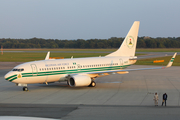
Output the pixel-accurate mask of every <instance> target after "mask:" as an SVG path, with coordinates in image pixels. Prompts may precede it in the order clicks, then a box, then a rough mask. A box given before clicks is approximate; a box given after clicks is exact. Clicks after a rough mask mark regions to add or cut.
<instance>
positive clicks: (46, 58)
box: [45, 51, 50, 60]
mask: <svg viewBox="0 0 180 120" xmlns="http://www.w3.org/2000/svg"><path fill="white" fill-rule="evenodd" d="M49 55H50V51H48V53H47V55H46V57H45V60H49Z"/></svg>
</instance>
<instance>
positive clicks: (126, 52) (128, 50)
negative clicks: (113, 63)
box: [107, 21, 140, 57]
mask: <svg viewBox="0 0 180 120" xmlns="http://www.w3.org/2000/svg"><path fill="white" fill-rule="evenodd" d="M139 24H140V22H139V21H135V22H134V23H133V25H132V27H131V29H130V30H129V32H128V34H127V36H126V38H125V39H124V41H123V43H122V44H121V46H120V47H119V49H118V50H116V51H115V52H113V53H110V54H109V55H107V56H132V57H133V56H134V55H135V51H136V44H137V37H138V31H139Z"/></svg>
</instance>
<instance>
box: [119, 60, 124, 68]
mask: <svg viewBox="0 0 180 120" xmlns="http://www.w3.org/2000/svg"><path fill="white" fill-rule="evenodd" d="M119 63H120V68H123V60H122V59H119Z"/></svg>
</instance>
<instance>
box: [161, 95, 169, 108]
mask: <svg viewBox="0 0 180 120" xmlns="http://www.w3.org/2000/svg"><path fill="white" fill-rule="evenodd" d="M167 97H168V96H167V94H166V93H164V94H163V101H162V106H163V104H164V102H165V106H166V100H167Z"/></svg>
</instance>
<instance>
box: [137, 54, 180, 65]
mask: <svg viewBox="0 0 180 120" xmlns="http://www.w3.org/2000/svg"><path fill="white" fill-rule="evenodd" d="M171 58H172V56H167V57H159V58H150V59H143V60H138V61H137V62H136V63H135V65H162V66H166V65H167V64H168V62H169V61H170V60H171ZM154 60H164V62H162V63H153V61H154ZM173 66H180V55H177V56H176V58H175V60H174V62H173Z"/></svg>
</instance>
